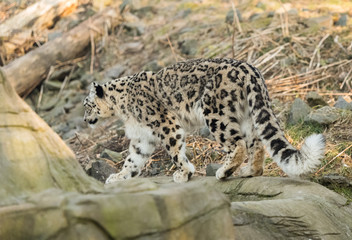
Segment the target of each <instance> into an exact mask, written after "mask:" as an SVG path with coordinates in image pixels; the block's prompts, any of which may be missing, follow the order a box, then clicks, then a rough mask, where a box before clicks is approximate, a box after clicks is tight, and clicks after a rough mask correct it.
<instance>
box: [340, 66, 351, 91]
mask: <svg viewBox="0 0 352 240" xmlns="http://www.w3.org/2000/svg"><path fill="white" fill-rule="evenodd" d="M351 72H352V68H351V69H350V70H349V71H348V73H347V75H346V77H345V79H344V80H343V82H342V83H341V85H340V89H342V88H343V85H345V83H346V84H347V86H348V87H349V88H350V90H351V87H350V86H349V84H348V81H349V80H351V78H352V76H350V75H351Z"/></svg>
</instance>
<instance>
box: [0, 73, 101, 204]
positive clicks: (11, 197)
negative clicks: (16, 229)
mask: <svg viewBox="0 0 352 240" xmlns="http://www.w3.org/2000/svg"><path fill="white" fill-rule="evenodd" d="M0 103H1V104H0V166H1V167H0V183H1V187H0V206H1V205H7V204H11V203H18V202H19V201H21V200H20V199H24V198H25V197H27V196H28V195H30V194H32V193H38V192H40V191H43V190H46V189H48V188H59V189H62V190H66V191H78V192H82V193H83V192H93V191H94V192H99V191H100V188H101V186H100V183H99V182H98V181H95V180H94V179H93V178H91V177H89V176H87V174H86V173H85V172H84V171H83V169H82V168H81V166H80V165H79V163H78V161H77V160H76V158H75V155H74V153H73V152H72V151H71V149H70V148H69V147H68V146H67V145H66V144H65V143H64V141H62V139H61V138H60V137H59V136H58V135H57V134H56V133H55V132H54V131H53V130H52V129H51V128H50V127H49V126H48V125H47V124H46V123H45V122H44V121H43V120H42V119H41V118H40V117H39V116H38V115H37V114H36V113H35V112H34V111H33V110H32V109H31V108H30V107H29V106H28V105H27V104H26V103H25V102H24V101H23V100H22V99H21V98H20V97H19V96H18V95H17V94H16V92H15V90H14V88H13V87H12V86H11V84H10V83H9V82H8V81H7V80H6V78H5V76H4V75H3V74H2V72H1V69H0Z"/></svg>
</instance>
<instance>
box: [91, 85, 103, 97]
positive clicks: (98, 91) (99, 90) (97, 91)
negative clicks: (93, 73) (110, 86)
mask: <svg viewBox="0 0 352 240" xmlns="http://www.w3.org/2000/svg"><path fill="white" fill-rule="evenodd" d="M93 87H94V89H95V94H96V95H97V97H98V98H103V97H104V89H103V87H102V86H101V85H99V84H98V83H96V82H93Z"/></svg>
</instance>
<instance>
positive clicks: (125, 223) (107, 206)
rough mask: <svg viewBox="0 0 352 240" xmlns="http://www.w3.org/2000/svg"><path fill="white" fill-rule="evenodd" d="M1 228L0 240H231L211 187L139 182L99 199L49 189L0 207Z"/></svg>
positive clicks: (227, 217)
mask: <svg viewBox="0 0 352 240" xmlns="http://www.w3.org/2000/svg"><path fill="white" fill-rule="evenodd" d="M156 181H157V178H156ZM167 181H171V178H168V179H167ZM0 226H1V228H0V239H26V240H35V239H53V240H59V239H103V240H105V239H117V240H118V239H140V240H141V239H148V240H149V239H150V240H156V239H202V240H214V239H220V240H221V239H224V240H227V239H234V229H233V225H232V221H231V214H230V203H229V201H228V199H227V198H226V196H225V195H224V194H222V193H221V192H219V191H218V190H216V189H215V188H213V187H210V186H208V185H206V184H205V185H204V184H203V185H200V183H198V182H190V183H187V184H175V183H163V184H156V183H153V182H152V181H151V180H149V179H142V178H137V179H131V180H127V181H124V182H117V183H115V184H111V185H108V186H107V187H106V189H105V190H104V191H103V192H102V193H100V194H85V195H84V194H80V193H76V192H64V191H60V190H55V189H49V190H47V191H44V192H41V193H39V194H36V195H33V196H32V197H31V198H30V199H28V203H24V204H14V205H12V206H6V207H4V208H0Z"/></svg>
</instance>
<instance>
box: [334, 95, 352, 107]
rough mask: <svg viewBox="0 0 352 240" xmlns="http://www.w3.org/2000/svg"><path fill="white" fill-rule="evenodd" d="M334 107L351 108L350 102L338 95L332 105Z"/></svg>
mask: <svg viewBox="0 0 352 240" xmlns="http://www.w3.org/2000/svg"><path fill="white" fill-rule="evenodd" d="M334 107H335V108H340V109H346V110H352V102H350V103H348V102H347V101H346V100H345V99H344V98H343V97H341V96H340V97H339V98H338V99H337V102H336V103H335V105H334Z"/></svg>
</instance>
